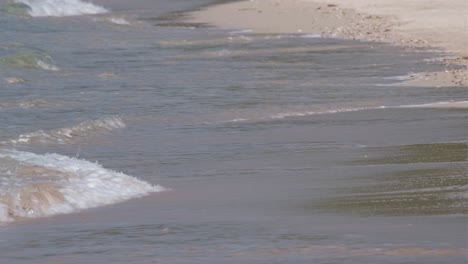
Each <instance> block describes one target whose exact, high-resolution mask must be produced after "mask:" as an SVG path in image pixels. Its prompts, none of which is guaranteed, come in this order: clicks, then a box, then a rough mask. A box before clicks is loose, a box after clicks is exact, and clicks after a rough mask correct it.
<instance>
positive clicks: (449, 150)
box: [351, 143, 468, 165]
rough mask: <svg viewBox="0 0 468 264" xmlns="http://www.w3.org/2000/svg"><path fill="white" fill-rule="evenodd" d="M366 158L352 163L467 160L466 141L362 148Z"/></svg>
mask: <svg viewBox="0 0 468 264" xmlns="http://www.w3.org/2000/svg"><path fill="white" fill-rule="evenodd" d="M364 151H365V153H364V154H365V156H366V158H362V159H359V160H356V161H354V162H352V163H351V164H353V165H382V164H410V163H435V162H464V161H467V160H468V144H466V143H433V144H415V145H403V146H391V147H381V148H366V149H364Z"/></svg>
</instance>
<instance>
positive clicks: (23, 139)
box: [3, 116, 126, 145]
mask: <svg viewBox="0 0 468 264" xmlns="http://www.w3.org/2000/svg"><path fill="white" fill-rule="evenodd" d="M124 127H126V125H125V122H124V120H123V118H122V117H119V116H109V117H104V118H100V119H96V120H88V121H85V122H83V123H80V124H78V125H76V126H72V127H65V128H60V129H55V130H49V131H44V130H38V131H35V132H32V133H27V134H22V135H20V136H19V137H18V138H17V139H14V140H10V141H8V142H3V144H14V145H16V144H31V143H42V144H44V143H46V144H71V143H75V142H77V141H79V140H82V139H84V138H87V137H90V136H92V135H95V134H96V133H97V132H103V131H112V130H115V129H119V128H124Z"/></svg>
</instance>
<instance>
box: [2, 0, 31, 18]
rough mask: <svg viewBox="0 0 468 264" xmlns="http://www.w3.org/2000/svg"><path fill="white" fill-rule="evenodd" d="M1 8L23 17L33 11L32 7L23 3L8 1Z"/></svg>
mask: <svg viewBox="0 0 468 264" xmlns="http://www.w3.org/2000/svg"><path fill="white" fill-rule="evenodd" d="M1 9H2V11H3V12H5V13H8V14H11V15H15V16H21V17H25V16H28V15H29V12H30V11H31V7H29V6H28V5H26V4H23V3H7V4H4V5H2V8H1Z"/></svg>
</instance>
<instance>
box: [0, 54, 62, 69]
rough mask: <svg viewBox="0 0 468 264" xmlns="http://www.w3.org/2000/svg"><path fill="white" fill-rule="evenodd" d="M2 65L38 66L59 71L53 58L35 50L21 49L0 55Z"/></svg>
mask: <svg viewBox="0 0 468 264" xmlns="http://www.w3.org/2000/svg"><path fill="white" fill-rule="evenodd" d="M0 65H4V66H7V67H13V68H37V69H43V70H47V71H58V70H59V68H58V67H57V66H55V65H54V64H53V63H52V58H51V57H50V56H49V55H47V54H44V53H40V52H34V51H19V52H17V53H14V54H11V55H6V56H2V57H0Z"/></svg>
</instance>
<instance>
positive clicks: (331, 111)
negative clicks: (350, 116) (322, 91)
mask: <svg viewBox="0 0 468 264" xmlns="http://www.w3.org/2000/svg"><path fill="white" fill-rule="evenodd" d="M385 108H389V107H388V106H383V105H381V106H373V107H350V108H346V107H343V108H335V109H324V110H318V109H315V110H310V111H287V112H279V113H276V114H269V115H260V116H259V115H255V116H254V117H236V118H234V119H231V120H228V121H225V122H222V123H238V122H252V121H269V120H276V119H285V118H288V117H303V116H312V115H325V114H336V113H346V112H356V111H364V110H373V109H374V110H376V109H385Z"/></svg>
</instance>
